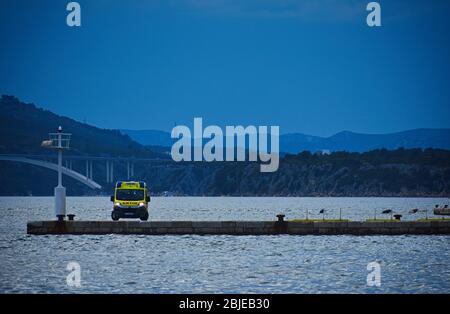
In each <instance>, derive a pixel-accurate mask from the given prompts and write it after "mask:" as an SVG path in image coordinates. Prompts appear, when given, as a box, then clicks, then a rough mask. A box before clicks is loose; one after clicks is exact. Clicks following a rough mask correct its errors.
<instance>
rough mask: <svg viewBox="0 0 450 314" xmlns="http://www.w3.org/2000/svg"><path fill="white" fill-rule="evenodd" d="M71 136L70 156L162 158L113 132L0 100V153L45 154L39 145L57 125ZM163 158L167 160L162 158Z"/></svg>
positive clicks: (5, 98)
mask: <svg viewBox="0 0 450 314" xmlns="http://www.w3.org/2000/svg"><path fill="white" fill-rule="evenodd" d="M60 125H61V126H62V127H63V131H64V132H67V133H72V140H71V151H70V153H71V154H94V155H97V156H123V157H130V156H135V157H148V158H152V157H165V156H166V155H165V154H160V153H157V152H153V151H152V150H150V149H148V148H146V147H144V146H143V145H141V144H139V143H137V142H135V141H134V140H132V139H131V138H130V137H129V136H127V135H123V134H121V133H120V132H119V131H117V130H106V129H100V128H97V127H94V126H91V125H88V124H85V123H81V122H77V121H75V120H73V119H71V118H68V117H63V116H59V115H56V114H54V113H52V112H50V111H48V110H44V109H40V108H37V107H36V106H35V105H34V104H26V103H22V102H20V101H19V99H17V98H16V97H13V96H5V95H3V96H2V97H1V98H0V153H36V154H46V153H48V150H46V149H44V148H41V146H40V144H41V142H42V141H43V140H44V139H47V138H48V133H49V132H55V131H56V130H57V128H58V126H60ZM165 158H167V157H165Z"/></svg>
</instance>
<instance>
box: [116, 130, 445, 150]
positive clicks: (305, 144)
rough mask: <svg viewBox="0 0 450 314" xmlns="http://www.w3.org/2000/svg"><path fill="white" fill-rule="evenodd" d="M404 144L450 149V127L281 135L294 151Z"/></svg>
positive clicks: (162, 139)
mask: <svg viewBox="0 0 450 314" xmlns="http://www.w3.org/2000/svg"><path fill="white" fill-rule="evenodd" d="M119 131H120V132H121V133H122V134H126V135H128V136H130V137H131V138H132V139H134V140H135V141H137V142H139V143H140V144H142V145H146V146H166V147H169V146H171V145H172V143H173V139H171V137H170V133H169V132H166V131H160V130H127V129H120V130H119ZM401 147H403V148H422V149H426V148H438V149H450V129H441V128H440V129H432V128H417V129H411V130H405V131H399V132H392V133H384V134H383V133H382V134H366V133H357V132H353V131H348V130H344V131H340V132H338V133H336V134H333V135H331V136H328V137H321V136H316V135H309V134H304V133H297V132H295V133H286V134H282V135H280V151H281V152H282V153H290V154H296V153H299V152H302V151H311V152H316V151H329V152H335V151H348V152H366V151H370V150H373V149H397V148H401Z"/></svg>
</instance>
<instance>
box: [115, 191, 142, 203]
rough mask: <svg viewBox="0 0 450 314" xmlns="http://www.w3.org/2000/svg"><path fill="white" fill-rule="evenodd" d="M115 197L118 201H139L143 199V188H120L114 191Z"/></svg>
mask: <svg viewBox="0 0 450 314" xmlns="http://www.w3.org/2000/svg"><path fill="white" fill-rule="evenodd" d="M116 199H117V200H120V201H140V200H143V199H144V190H128V189H120V190H117V191H116Z"/></svg>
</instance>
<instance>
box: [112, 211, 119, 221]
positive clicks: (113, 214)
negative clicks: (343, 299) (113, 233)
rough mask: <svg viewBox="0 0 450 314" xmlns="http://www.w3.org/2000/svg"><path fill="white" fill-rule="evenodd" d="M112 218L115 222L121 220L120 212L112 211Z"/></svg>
mask: <svg viewBox="0 0 450 314" xmlns="http://www.w3.org/2000/svg"><path fill="white" fill-rule="evenodd" d="M111 218H112V220H114V221H117V220H119V218H120V217H119V213H118V212H116V211H115V210H113V211H112V213H111Z"/></svg>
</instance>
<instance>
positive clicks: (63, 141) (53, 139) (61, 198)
mask: <svg viewBox="0 0 450 314" xmlns="http://www.w3.org/2000/svg"><path fill="white" fill-rule="evenodd" d="M70 137H71V134H70V133H62V127H61V126H60V127H58V132H57V133H49V138H50V139H49V140H47V141H43V142H42V146H43V147H46V148H51V149H56V150H57V152H58V185H57V186H56V187H55V215H56V217H57V218H58V220H59V221H62V220H64V217H65V216H66V188H65V187H64V186H63V185H62V152H63V150H64V149H69V144H70Z"/></svg>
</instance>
